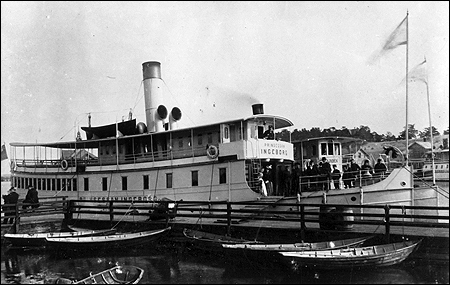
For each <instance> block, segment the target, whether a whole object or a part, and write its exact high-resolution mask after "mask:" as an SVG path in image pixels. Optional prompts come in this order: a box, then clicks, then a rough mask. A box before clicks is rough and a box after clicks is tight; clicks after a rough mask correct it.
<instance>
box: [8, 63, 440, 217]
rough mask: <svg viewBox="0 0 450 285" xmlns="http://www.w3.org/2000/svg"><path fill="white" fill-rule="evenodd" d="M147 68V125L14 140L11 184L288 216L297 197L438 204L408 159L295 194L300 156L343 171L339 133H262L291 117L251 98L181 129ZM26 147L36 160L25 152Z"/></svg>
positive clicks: (42, 191)
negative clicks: (233, 111)
mask: <svg viewBox="0 0 450 285" xmlns="http://www.w3.org/2000/svg"><path fill="white" fill-rule="evenodd" d="M142 70H143V86H144V99H145V118H146V123H144V122H139V123H137V122H136V119H133V118H131V117H129V118H128V120H127V121H122V122H116V123H112V124H109V125H102V126H91V123H90V120H89V121H88V125H87V126H85V127H81V129H82V130H83V131H84V132H85V135H86V139H82V138H81V135H80V136H77V138H76V139H74V140H73V141H66V142H53V143H11V144H10V147H11V151H10V153H11V155H10V156H11V158H10V160H11V184H12V186H15V187H16V188H17V191H18V193H19V194H20V195H21V197H25V195H26V191H27V187H28V186H29V185H32V186H34V187H35V188H36V189H37V190H38V191H39V196H40V197H56V196H64V197H68V198H69V199H77V200H89V201H94V202H102V201H111V200H119V201H120V200H123V201H156V202H157V201H160V200H163V199H164V200H171V201H179V200H183V201H214V202H221V201H230V202H246V201H247V202H250V201H258V200H259V201H261V200H265V201H267V202H268V203H270V208H271V209H282V210H286V212H287V213H288V212H293V210H294V209H293V207H292V206H291V205H290V204H292V203H297V204H298V203H300V204H301V203H314V204H317V203H322V204H327V203H328V204H342V205H375V204H382V205H385V204H394V205H407V206H411V205H412V206H417V205H418V206H425V205H426V206H438V204H437V201H438V196H437V193H436V191H434V190H433V189H421V190H420V191H419V190H417V189H415V188H414V186H413V179H412V174H411V169H410V167H409V166H407V165H406V163H404V164H403V165H402V166H401V167H399V168H396V169H393V170H392V171H391V172H389V173H387V174H386V175H385V176H383V177H381V178H379V179H377V180H373V181H372V182H371V183H369V182H368V181H367V180H364V181H361V183H359V184H358V185H357V187H354V188H348V189H333V188H331V189H328V190H325V189H316V190H315V191H314V192H302V193H300V191H297V192H295V190H293V189H295V187H294V186H295V185H293V184H292V183H296V182H292V181H291V180H288V179H287V178H286V177H289V175H288V176H284V175H283V173H286V171H287V172H288V173H292V172H293V171H294V168H295V167H296V162H297V163H298V164H299V165H301V166H303V165H304V163H303V162H304V160H305V159H314V160H315V161H319V160H320V159H322V158H323V157H325V158H327V159H328V160H329V161H330V162H332V163H333V164H337V165H338V167H339V169H340V170H341V172H342V165H343V164H344V161H343V154H342V143H343V140H342V138H338V137H336V138H330V137H325V138H316V139H314V140H308V141H304V142H291V141H289V142H287V141H282V140H277V139H265V138H264V132H265V131H267V130H268V129H269V127H270V126H273V129H274V130H278V131H280V130H282V129H285V128H289V127H291V126H293V123H292V122H291V121H290V120H289V119H287V118H285V117H283V116H277V115H268V114H265V113H264V105H263V104H262V103H257V104H253V105H252V106H251V107H252V115H250V116H248V117H242V118H237V119H234V120H227V121H222V122H217V123H210V124H205V125H200V126H194V127H189V128H178V122H179V120H180V119H181V117H182V112H181V110H180V109H179V108H178V107H173V108H172V109H171V110H170V112H169V111H168V109H167V108H166V106H165V105H164V102H163V101H164V100H163V99H164V96H163V93H164V84H163V80H162V78H161V64H160V63H159V62H156V61H150V62H144V63H143V64H142ZM30 153H32V154H33V157H32V158H30V157H29V156H27V155H26V154H30ZM294 157H296V158H294ZM268 166H270V167H271V169H272V173H271V180H272V189H271V192H270V193H269V194H270V195H271V196H270V197H264V194H262V191H261V183H259V182H258V174H259V173H260V172H261V170H262V169H263V168H266V167H267V168H268ZM300 180H302V179H300ZM299 187H300V188H301V185H299ZM326 209H328V210H330V209H331V208H326ZM338 210H339V211H346V208H342V209H338ZM294 212H295V211H294Z"/></svg>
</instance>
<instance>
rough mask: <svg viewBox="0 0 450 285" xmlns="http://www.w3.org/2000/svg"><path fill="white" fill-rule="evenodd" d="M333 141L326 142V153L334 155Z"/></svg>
mask: <svg viewBox="0 0 450 285" xmlns="http://www.w3.org/2000/svg"><path fill="white" fill-rule="evenodd" d="M333 150H334V148H333V143H328V155H334V152H333Z"/></svg>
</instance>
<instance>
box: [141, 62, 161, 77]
mask: <svg viewBox="0 0 450 285" xmlns="http://www.w3.org/2000/svg"><path fill="white" fill-rule="evenodd" d="M142 73H143V75H144V80H145V79H149V78H159V79H161V63H159V62H157V61H147V62H144V63H143V64H142Z"/></svg>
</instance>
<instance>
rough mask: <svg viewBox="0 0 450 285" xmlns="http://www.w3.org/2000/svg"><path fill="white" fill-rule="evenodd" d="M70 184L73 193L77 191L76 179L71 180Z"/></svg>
mask: <svg viewBox="0 0 450 285" xmlns="http://www.w3.org/2000/svg"><path fill="white" fill-rule="evenodd" d="M72 183H73V186H72V190H73V191H78V188H77V179H76V178H74V179H73V180H72Z"/></svg>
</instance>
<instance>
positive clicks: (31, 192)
mask: <svg viewBox="0 0 450 285" xmlns="http://www.w3.org/2000/svg"><path fill="white" fill-rule="evenodd" d="M23 203H29V204H32V205H23V206H22V209H27V208H28V207H30V206H31V208H32V209H35V208H38V207H39V195H38V192H37V190H36V188H34V186H31V185H30V186H28V192H27V195H26V196H25V200H23Z"/></svg>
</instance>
